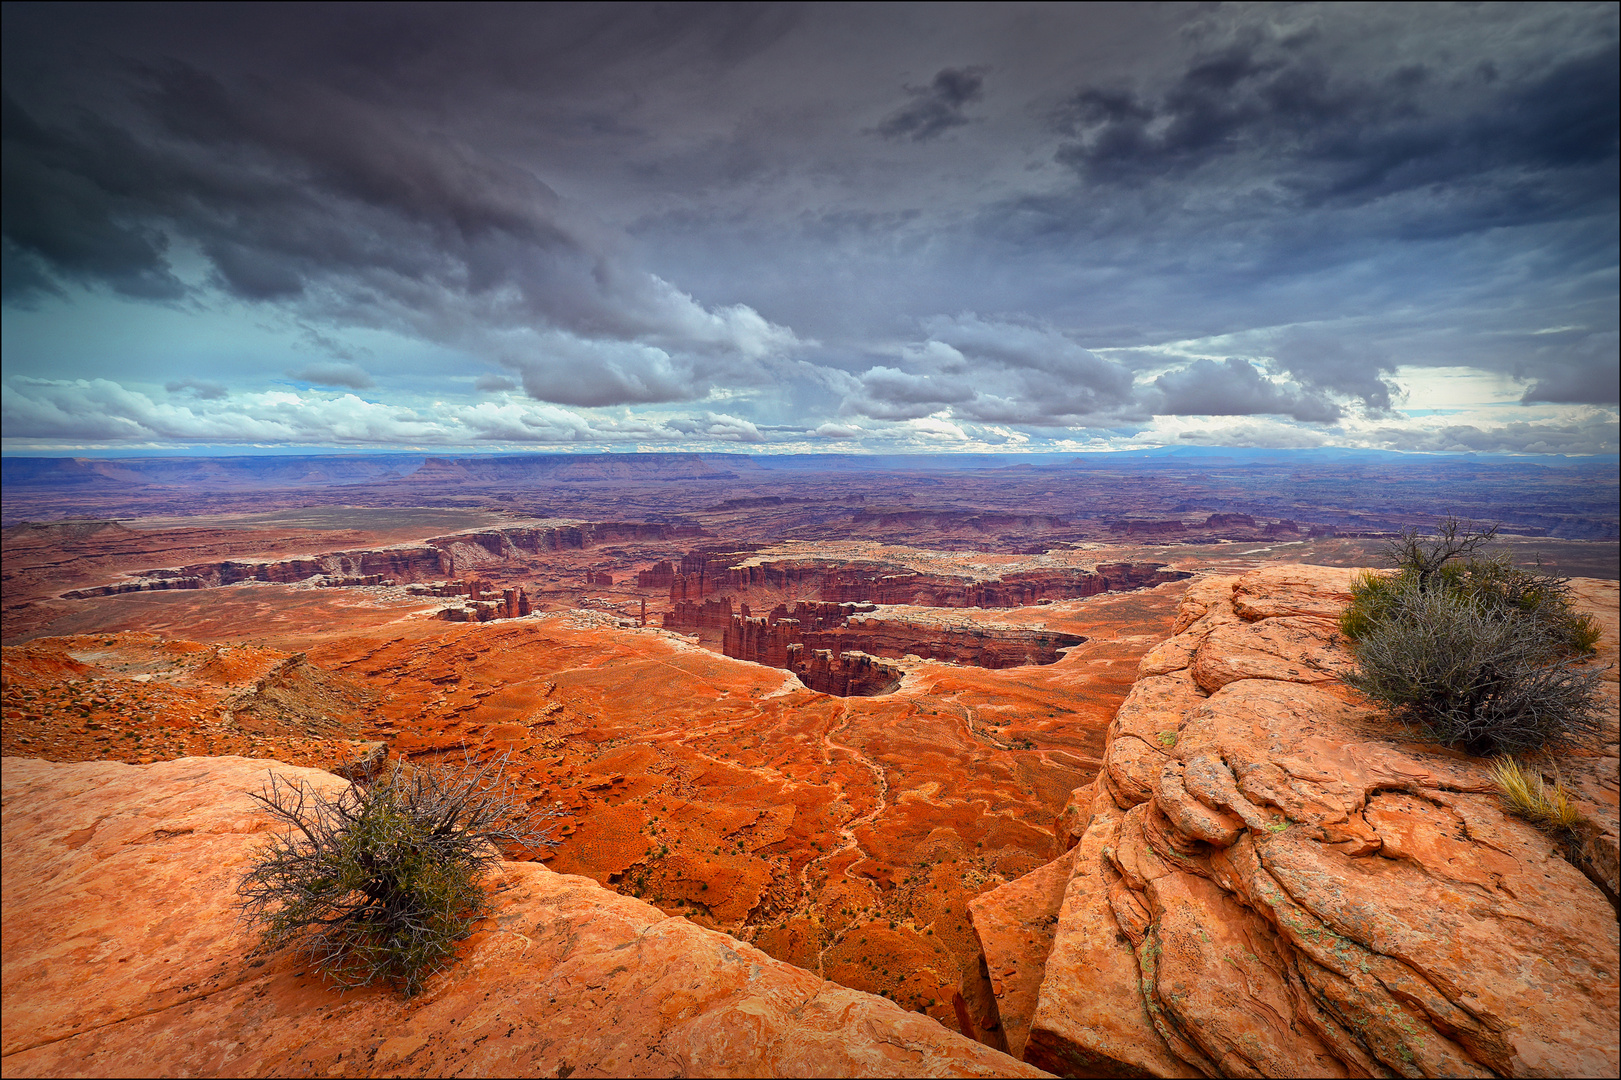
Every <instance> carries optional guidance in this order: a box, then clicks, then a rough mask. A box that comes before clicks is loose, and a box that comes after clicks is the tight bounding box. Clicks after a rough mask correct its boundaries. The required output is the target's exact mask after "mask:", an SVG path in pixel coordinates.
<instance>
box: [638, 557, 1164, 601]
mask: <svg viewBox="0 0 1621 1080" xmlns="http://www.w3.org/2000/svg"><path fill="white" fill-rule="evenodd" d="M751 557H752V552H750V551H748V550H740V551H726V552H710V551H694V552H689V553H688V554H687V555H685V556H683V557H682V559H681V564H680V567H679V569H677V568H675V567H674V566H671V568H670V571H669V579H670V600H671V602H672V603H674V602H679V601H682V600H702V599H704V598H705V597H707V596H715V595H718V594H721V593H734V594H735V593H741V592H749V591H750V590H770V591H773V592H778V593H793V594H797V595H799V596H804V597H806V598H807V599H809V598H810V597H812V596H814V597H815V598H817V599H820V600H823V601H825V602H828V603H835V604H852V603H856V604H859V603H871V604H914V605H918V606H921V607H979V608H1012V607H1027V606H1029V605H1031V604H1034V603H1036V602H1037V601H1040V600H1073V599H1077V598H1079V597H1085V596H1096V595H1097V594H1098V593H1102V592H1110V591H1114V592H1119V591H1122V590H1126V589H1143V588H1152V587H1153V586H1155V585H1159V584H1162V583H1164V582H1167V581H1181V580H1182V579H1184V578H1186V577H1189V576H1190V575H1189V574H1187V573H1185V572H1183V571H1181V570H1171V569H1168V568H1167V567H1166V566H1165V564H1164V563H1104V564H1101V565H1099V566H1097V567H1095V568H1093V569H1091V570H1071V569H1052V570H1026V571H1020V572H1018V573H1014V574H1008V575H1007V576H1006V577H1003V578H999V579H996V580H992V581H969V580H966V579H964V578H958V577H946V576H943V575H938V574H922V573H917V572H915V571H899V572H897V571H896V570H894V569H893V568H891V567H886V566H882V565H879V564H854V565H843V566H832V565H829V564H827V563H822V562H764V561H762V562H750V559H751ZM663 565H664V564H660V565H659V566H656V567H654V569H653V571H651V572H647V577H646V582H647V584H649V585H650V584H652V583H653V582H654V581H655V580H662V578H663V577H664V572H663V569H662V568H663ZM642 580H643V579H642V577H641V576H640V575H639V576H638V584H641V583H642Z"/></svg>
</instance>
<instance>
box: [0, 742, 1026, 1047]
mask: <svg viewBox="0 0 1621 1080" xmlns="http://www.w3.org/2000/svg"><path fill="white" fill-rule="evenodd" d="M267 768H274V769H276V770H277V771H278V772H280V773H282V774H283V775H287V776H291V777H297V778H300V779H303V780H306V781H308V782H311V783H314V784H318V785H323V786H327V785H331V786H336V785H338V784H341V781H340V780H338V779H337V778H336V777H333V776H331V775H330V774H327V773H321V772H318V771H315V770H309V769H297V768H293V767H290V766H284V765H280V764H278V763H275V762H267V761H253V760H247V759H243V758H213V759H195V758H185V759H180V760H176V761H170V762H164V763H161V764H157V765H151V766H145V767H132V766H128V765H121V764H116V763H111V762H97V763H86V764H76V765H60V764H52V763H48V762H42V761H36V760H22V759H15V758H7V759H5V762H4V800H3V802H4V861H3V863H0V868H3V869H0V872H3V877H4V884H3V892H4V931H3V933H4V945H5V948H4V965H3V979H4V994H5V1001H6V1008H5V1011H4V1014H3V1019H0V1054H3V1055H4V1062H5V1072H6V1075H8V1076H61V1075H76V1074H83V1073H85V1072H90V1073H94V1074H99V1075H149V1074H167V1075H182V1076H183V1075H199V1074H200V1075H211V1076H258V1075H272V1076H273V1075H292V1074H299V1075H311V1074H315V1075H362V1076H398V1075H408V1076H422V1075H447V1074H461V1075H518V1074H520V1073H521V1074H524V1075H535V1074H538V1075H543V1076H569V1075H574V1076H577V1077H583V1076H774V1075H825V1076H948V1075H949V1076H1039V1075H1042V1074H1041V1073H1040V1072H1039V1071H1038V1070H1036V1069H1033V1068H1031V1067H1030V1066H1028V1065H1024V1064H1022V1063H1020V1062H1017V1061H1014V1060H1012V1059H1011V1058H1009V1057H1007V1056H1006V1055H1004V1054H1001V1053H999V1052H997V1051H996V1050H993V1049H991V1048H989V1047H986V1046H983V1045H981V1044H979V1043H976V1042H974V1041H972V1040H970V1039H966V1038H964V1037H962V1036H960V1035H957V1034H955V1033H953V1032H950V1031H947V1030H946V1029H945V1028H943V1027H941V1026H940V1025H939V1024H938V1023H936V1022H935V1021H934V1020H931V1019H929V1018H927V1017H924V1016H920V1015H918V1014H916V1013H910V1012H907V1011H905V1010H903V1009H901V1008H900V1007H899V1006H897V1005H895V1004H893V1003H891V1002H889V1001H886V1000H884V999H882V998H878V997H874V996H871V995H868V994H863V993H860V992H858V991H854V990H849V989H846V988H844V987H841V986H837V985H835V984H833V983H829V982H824V981H823V980H822V979H820V978H818V977H817V976H816V975H814V974H812V973H810V972H807V971H804V970H801V969H799V968H795V967H791V966H790V965H788V964H785V963H782V962H780V961H777V960H773V959H771V958H770V957H769V956H767V955H765V954H764V953H762V952H760V951H758V950H757V949H755V948H753V947H751V946H749V945H746V944H744V943H742V942H740V941H737V940H736V939H734V938H730V937H728V936H726V935H725V934H721V933H717V932H714V931H711V930H705V929H702V928H700V927H698V926H695V925H693V924H692V923H690V922H688V921H687V920H685V919H681V918H669V917H666V916H665V915H664V914H663V913H661V912H660V911H658V909H656V908H654V907H651V906H650V905H647V904H644V903H642V902H641V901H639V900H635V899H632V898H630V897H626V896H620V895H618V894H616V893H613V892H609V891H608V890H606V889H603V888H601V887H600V886H598V885H597V884H596V883H594V882H592V881H589V880H587V879H584V878H578V877H571V876H566V875H561V874H555V873H553V872H551V871H549V870H547V869H546V868H545V867H543V866H540V865H538V864H534V863H506V864H503V865H502V867H501V870H500V877H501V879H502V880H501V881H500V884H499V890H498V893H497V897H496V910H495V912H494V914H493V916H492V917H491V918H489V919H487V920H486V921H485V922H483V923H482V924H481V925H480V928H479V931H478V932H477V933H476V934H475V935H474V936H473V937H472V938H471V939H469V940H468V942H467V943H466V944H465V946H464V947H463V948H462V950H461V957H460V961H459V963H457V964H456V965H455V966H454V967H453V968H451V969H450V970H449V971H447V972H444V973H442V974H440V975H438V976H435V977H434V978H433V979H432V980H430V982H429V984H428V986H427V989H426V990H425V992H423V993H422V994H420V995H419V996H417V997H416V998H413V999H411V1000H403V999H401V998H400V997H398V996H397V995H396V994H394V993H393V992H391V991H389V990H385V989H380V988H372V989H367V990H351V991H347V992H343V993H339V992H336V991H334V990H333V989H331V988H329V987H328V986H326V985H324V984H323V982H322V981H321V980H320V979H319V978H318V977H316V976H315V975H313V974H312V973H311V972H309V971H307V970H306V965H305V964H304V963H303V962H302V960H301V959H300V958H299V957H298V956H297V955H296V954H279V955H273V956H269V957H259V956H255V955H254V954H253V953H252V951H251V943H250V941H249V940H248V939H247V938H246V937H245V936H244V931H243V928H242V927H241V926H240V925H239V924H238V922H237V921H236V917H235V913H234V910H233V904H232V901H233V899H234V895H233V889H234V885H235V882H236V880H237V878H238V877H239V875H240V874H241V872H242V869H243V866H244V864H245V861H246V859H247V858H248V857H249V855H250V853H251V852H252V850H253V849H254V848H255V847H257V846H258V845H259V844H260V843H262V842H263V840H264V839H265V830H266V829H267V828H268V826H269V822H268V820H267V819H266V817H265V816H264V815H263V814H262V813H258V812H256V808H255V807H254V806H253V804H252V803H251V802H250V801H249V800H248V799H247V798H246V795H245V792H246V791H247V790H253V789H257V788H258V787H259V786H260V785H261V784H262V783H263V782H264V780H265V777H266V769H267Z"/></svg>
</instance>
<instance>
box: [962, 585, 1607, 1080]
mask: <svg viewBox="0 0 1621 1080" xmlns="http://www.w3.org/2000/svg"><path fill="white" fill-rule="evenodd" d="M1351 573H1352V571H1349V570H1340V569H1328V568H1321V567H1310V566H1289V567H1274V568H1268V569H1265V570H1261V571H1257V572H1255V573H1252V574H1249V575H1247V576H1244V577H1242V578H1231V577H1228V578H1209V579H1206V580H1204V581H1200V582H1198V583H1196V584H1195V585H1194V586H1193V587H1192V588H1191V589H1190V590H1189V591H1188V594H1187V596H1186V597H1185V599H1184V601H1183V604H1182V607H1181V611H1180V613H1179V616H1178V618H1177V622H1176V626H1175V633H1174V636H1173V637H1171V638H1170V639H1169V640H1167V641H1165V642H1164V643H1162V644H1161V645H1159V646H1158V647H1157V648H1156V649H1154V650H1153V651H1152V652H1151V653H1149V654H1148V656H1146V657H1145V658H1144V659H1143V661H1142V663H1141V665H1140V668H1139V677H1138V681H1137V683H1136V684H1135V686H1134V687H1133V689H1132V691H1131V694H1130V696H1129V697H1128V698H1127V699H1126V701H1125V703H1124V704H1123V705H1122V706H1121V707H1120V709H1119V711H1118V713H1117V715H1116V717H1115V719H1114V721H1113V723H1112V724H1111V726H1110V728H1109V732H1108V742H1107V747H1106V751H1105V758H1104V767H1103V769H1102V770H1101V771H1100V772H1099V774H1098V777H1097V779H1096V780H1095V781H1094V782H1093V783H1092V784H1090V785H1088V786H1086V787H1083V788H1079V789H1077V790H1076V792H1075V794H1074V797H1073V798H1072V800H1071V802H1070V805H1069V807H1068V808H1067V809H1066V810H1065V813H1064V815H1063V817H1062V818H1061V819H1060V822H1059V831H1060V834H1061V836H1062V837H1063V843H1064V846H1066V847H1067V848H1068V850H1067V851H1065V852H1064V854H1063V855H1062V856H1061V857H1060V858H1059V859H1058V860H1057V861H1055V862H1053V863H1052V864H1050V865H1049V866H1046V867H1043V868H1041V869H1040V870H1038V871H1036V872H1034V873H1032V874H1029V875H1027V876H1026V877H1024V878H1020V879H1018V880H1016V881H1013V882H1010V883H1009V884H1007V885H1005V886H1002V887H1000V888H998V889H996V890H994V891H992V892H989V893H986V894H984V895H982V896H980V897H978V898H977V899H976V900H974V901H973V903H972V904H971V906H970V910H971V913H972V917H973V922H974V926H975V929H976V932H977V933H978V934H979V936H980V940H981V943H982V945H983V947H984V956H985V960H986V966H987V970H988V971H989V973H990V976H991V980H992V984H993V989H994V990H995V993H996V996H997V1003H998V1009H999V1011H1000V1015H1001V1020H1002V1023H1003V1027H1004V1030H1005V1031H1006V1033H1007V1037H1008V1045H1009V1048H1010V1050H1011V1051H1012V1052H1013V1053H1015V1054H1016V1055H1021V1056H1022V1057H1023V1058H1024V1059H1025V1060H1027V1061H1029V1062H1031V1063H1034V1064H1037V1065H1040V1066H1041V1067H1043V1068H1047V1069H1050V1070H1052V1071H1054V1072H1061V1073H1068V1074H1082V1075H1127V1074H1138V1075H1141V1074H1148V1075H1154V1076H1195V1075H1208V1076H1234V1075H1243V1076H1388V1075H1400V1076H1419V1075H1424V1076H1491V1075H1501V1076H1558V1075H1566V1076H1613V1075H1616V1071H1617V1066H1618V1064H1621V1060H1618V1050H1617V1038H1618V1036H1617V1031H1618V1025H1621V1002H1618V993H1617V985H1618V984H1617V967H1618V962H1621V956H1618V949H1621V937H1618V933H1617V917H1616V911H1615V909H1614V908H1613V907H1612V905H1611V903H1610V902H1609V901H1608V900H1607V898H1606V892H1607V891H1608V892H1610V893H1611V894H1612V895H1613V892H1614V888H1615V882H1614V880H1613V878H1614V874H1615V870H1614V867H1615V857H1614V852H1615V843H1616V836H1617V822H1616V786H1617V780H1616V767H1617V709H1616V700H1617V698H1616V684H1615V681H1614V679H1615V675H1614V669H1613V667H1612V668H1611V669H1610V673H1609V675H1608V679H1609V681H1608V682H1607V683H1606V684H1605V687H1604V693H1605V695H1606V699H1605V700H1606V703H1607V710H1608V718H1607V722H1606V735H1605V740H1604V742H1603V744H1602V745H1595V746H1592V747H1589V748H1587V749H1585V750H1582V751H1580V752H1577V753H1573V754H1569V755H1565V756H1563V757H1561V758H1560V759H1559V760H1557V761H1543V762H1540V763H1539V764H1540V767H1541V768H1542V769H1543V771H1544V772H1545V774H1546V775H1547V777H1548V778H1549V779H1550V780H1552V779H1553V777H1554V776H1555V775H1556V773H1557V774H1558V775H1561V776H1562V777H1563V778H1564V780H1565V782H1566V783H1567V784H1568V785H1570V786H1571V787H1572V789H1573V790H1574V791H1575V793H1576V795H1577V800H1578V804H1579V805H1580V807H1581V809H1582V812H1583V814H1584V817H1585V819H1586V822H1587V826H1586V828H1587V834H1586V842H1585V843H1584V844H1582V845H1581V847H1580V849H1579V850H1567V849H1564V848H1562V847H1561V845H1560V844H1559V843H1556V842H1555V841H1554V840H1553V839H1550V837H1549V836H1547V835H1545V834H1543V833H1541V832H1539V831H1538V830H1536V829H1534V828H1532V827H1531V826H1530V825H1528V824H1526V823H1525V822H1524V821H1522V820H1520V819H1519V818H1517V817H1515V816H1513V815H1512V814H1510V813H1508V812H1507V811H1506V809H1505V808H1504V806H1503V804H1502V803H1501V801H1500V800H1499V798H1498V795H1497V789H1496V786H1495V784H1494V783H1493V781H1492V778H1491V775H1490V765H1491V763H1490V762H1489V761H1486V760H1482V759H1478V758H1471V757H1468V756H1466V755H1464V754H1461V753H1457V752H1453V751H1449V750H1446V749H1444V748H1441V747H1438V746H1433V745H1427V744H1423V743H1419V742H1415V741H1413V740H1412V739H1409V738H1404V737H1403V736H1402V735H1401V733H1400V732H1396V731H1392V730H1391V728H1390V726H1389V725H1388V724H1386V723H1384V722H1382V721H1381V720H1380V719H1379V718H1378V717H1377V716H1376V715H1375V714H1374V713H1373V712H1372V711H1371V710H1370V709H1369V708H1368V707H1367V706H1366V705H1365V704H1364V703H1363V702H1362V701H1361V700H1360V699H1358V698H1357V697H1356V695H1354V694H1353V693H1352V692H1350V691H1349V689H1348V688H1347V687H1346V686H1345V685H1344V684H1343V683H1342V682H1341V681H1340V680H1339V678H1338V675H1339V673H1341V672H1343V671H1344V670H1346V666H1347V665H1348V664H1349V663H1350V656H1349V654H1348V653H1347V652H1346V650H1345V648H1344V647H1343V644H1342V643H1341V640H1340V639H1339V637H1338V635H1337V632H1336V630H1337V627H1336V624H1335V621H1334V620H1335V618H1336V617H1337V615H1338V613H1339V611H1340V610H1341V609H1342V607H1343V605H1344V603H1345V602H1346V600H1347V599H1348V589H1349V582H1350V576H1351ZM1579 584H1580V585H1581V588H1582V589H1583V590H1586V591H1585V592H1582V593H1581V595H1583V596H1588V594H1592V595H1591V596H1588V598H1589V599H1590V600H1591V599H1593V598H1594V597H1596V598H1597V599H1598V603H1597V604H1595V605H1592V606H1591V607H1590V610H1593V611H1595V612H1596V613H1597V614H1598V615H1599V617H1600V619H1601V622H1602V623H1603V624H1604V626H1605V641H1604V643H1603V645H1602V650H1603V651H1602V653H1601V656H1600V659H1599V662H1600V663H1604V662H1610V661H1613V659H1614V657H1615V652H1616V649H1615V634H1616V621H1617V618H1616V614H1615V600H1616V590H1615V586H1614V583H1610V582H1584V583H1579ZM1567 856H1569V857H1570V858H1567ZM1572 860H1574V861H1575V862H1576V863H1579V864H1581V868H1578V866H1577V865H1573V861H1572ZM1606 875H1608V876H1609V879H1610V880H1609V881H1608V883H1607V884H1606V886H1605V887H1604V888H1601V887H1600V886H1599V884H1595V880H1597V881H1598V882H1600V883H1604V882H1605V878H1606ZM1590 878H1592V879H1594V880H1590Z"/></svg>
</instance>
